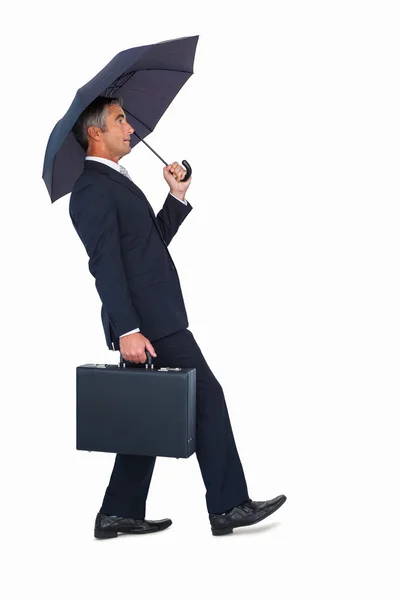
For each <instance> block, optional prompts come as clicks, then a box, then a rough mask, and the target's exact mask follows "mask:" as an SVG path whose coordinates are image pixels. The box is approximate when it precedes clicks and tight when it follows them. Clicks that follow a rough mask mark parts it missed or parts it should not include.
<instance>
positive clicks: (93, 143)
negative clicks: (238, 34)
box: [70, 97, 286, 538]
mask: <svg viewBox="0 0 400 600" xmlns="http://www.w3.org/2000/svg"><path fill="white" fill-rule="evenodd" d="M122 106H123V101H122V98H106V97H98V98H96V100H95V101H94V102H92V104H90V105H89V106H88V107H87V108H86V109H85V111H84V112H83V113H82V114H81V116H80V117H79V119H78V121H77V122H76V123H75V125H74V127H73V133H74V135H75V137H76V139H77V141H78V142H79V143H80V145H81V146H82V148H83V149H84V151H85V153H86V157H85V166H84V171H83V173H82V175H81V176H80V177H79V179H78V180H77V181H76V183H75V185H74V187H73V190H72V193H71V198H70V216H71V219H72V222H73V225H74V227H75V229H76V231H77V233H78V235H79V237H80V238H81V240H82V242H83V244H84V246H85V248H86V251H87V254H88V256H89V270H90V272H91V274H92V275H93V277H94V278H95V280H96V288H97V291H98V293H99V296H100V298H101V300H102V304H103V306H102V321H103V326H104V331H105V337H106V341H107V345H108V348H110V349H114V350H119V351H120V354H121V357H122V358H123V359H124V360H126V361H128V362H129V363H136V364H137V365H139V364H140V363H145V362H146V353H145V351H146V350H147V351H149V352H150V354H151V356H152V357H154V359H155V360H154V364H155V366H156V367H157V365H158V364H159V365H168V366H179V367H192V368H195V369H196V380H197V387H196V404H197V407H196V456H197V459H198V462H199V466H200V469H201V474H202V477H203V480H204V484H205V487H206V490H207V493H206V503H207V508H208V513H209V519H210V523H211V530H212V533H213V534H214V535H224V534H227V533H232V531H233V529H234V528H235V527H243V526H247V525H252V524H254V523H257V522H259V521H261V520H262V519H264V518H265V517H267V516H268V515H270V514H271V513H273V512H274V511H275V510H277V509H278V508H279V507H280V506H281V505H282V504H283V503H284V502H285V500H286V497H285V496H283V495H281V496H277V497H276V498H274V499H272V500H269V501H265V502H254V501H252V500H250V498H249V494H248V491H247V485H246V481H245V477H244V473H243V469H242V465H241V462H240V458H239V456H238V452H237V449H236V445H235V440H234V437H233V433H232V429H231V424H230V420H229V415H228V411H227V408H226V404H225V399H224V393H223V390H222V388H221V385H220V384H219V383H218V381H217V380H216V378H215V376H214V375H213V373H212V372H211V370H210V368H209V366H208V364H207V363H206V361H205V359H204V357H203V355H202V353H201V350H200V348H199V347H198V345H197V343H196V341H195V339H194V337H193V335H192V333H191V332H190V331H189V329H187V327H188V319H187V315H186V310H185V305H184V301H183V297H182V292H181V287H180V283H179V278H178V273H177V271H176V268H175V265H174V262H173V260H172V257H171V255H170V253H169V251H168V245H169V243H170V242H171V240H172V238H173V237H174V235H175V234H176V232H177V231H178V229H179V227H180V225H181V223H182V222H183V221H184V220H185V218H186V217H187V215H188V214H189V213H190V211H191V210H192V206H191V205H190V203H189V202H188V201H187V200H186V197H185V196H186V192H187V190H188V188H189V186H190V183H191V178H190V179H189V180H188V181H186V182H183V181H182V180H183V178H184V177H185V173H186V172H185V170H184V169H183V167H181V166H180V165H179V164H178V163H177V162H174V163H172V164H170V165H168V166H167V167H165V168H164V179H165V181H166V182H167V184H168V185H169V188H170V193H169V194H168V196H167V198H166V200H165V202H164V205H163V208H162V209H161V210H160V212H159V213H158V214H157V216H156V215H155V214H154V211H153V209H152V207H151V205H150V204H149V203H148V201H147V199H146V197H145V195H144V194H143V192H142V191H141V190H140V189H139V188H138V187H137V186H136V185H135V184H134V183H133V181H132V180H131V179H130V176H129V174H128V172H127V171H126V169H124V167H122V166H120V165H119V164H118V161H119V160H120V159H121V158H122V157H123V156H125V155H127V154H129V152H130V151H131V147H130V143H129V140H130V136H131V135H132V134H133V132H134V130H133V128H132V127H131V126H130V125H129V123H128V122H127V120H126V116H125V113H124V110H123V108H122ZM154 464H155V457H152V456H132V455H121V454H117V456H116V458H115V464H114V469H113V472H112V474H111V478H110V482H109V485H108V487H107V490H106V492H105V496H104V499H103V504H102V506H101V508H100V511H99V513H98V515H97V517H96V520H95V531H94V534H95V537H97V538H110V537H115V536H117V535H118V533H119V532H124V533H138V534H142V533H152V532H156V531H160V530H162V529H166V528H167V527H169V526H170V525H171V524H172V521H171V520H170V519H163V520H161V521H148V520H146V519H145V507H146V499H147V494H148V490H149V485H150V480H151V476H152V473H153V469H154Z"/></svg>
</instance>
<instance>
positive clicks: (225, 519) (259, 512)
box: [209, 494, 286, 535]
mask: <svg viewBox="0 0 400 600" xmlns="http://www.w3.org/2000/svg"><path fill="white" fill-rule="evenodd" d="M284 502H286V496H284V495H283V494H282V495H281V496H277V497H276V498H273V499H272V500H266V501H265V502H254V501H253V500H247V502H243V503H242V504H239V505H238V506H235V507H234V508H232V509H231V510H230V511H229V512H226V513H224V514H223V515H213V514H210V515H209V517H210V523H211V531H212V534H213V535H226V534H227V533H233V529H234V528H235V527H246V526H247V525H254V524H255V523H259V522H260V521H262V520H263V519H265V518H266V517H268V516H269V515H271V514H272V513H273V512H275V511H276V510H278V508H279V507H280V506H282V504H283V503H284Z"/></svg>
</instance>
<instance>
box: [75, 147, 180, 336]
mask: <svg viewBox="0 0 400 600" xmlns="http://www.w3.org/2000/svg"><path fill="white" fill-rule="evenodd" d="M85 160H97V161H98V162H101V163H103V164H104V165H107V166H109V167H111V168H112V169H115V170H116V171H118V173H121V170H120V168H119V164H118V163H116V162H114V161H113V160H109V159H108V158H103V157H102V156H85ZM124 177H125V175H124ZM170 195H171V196H172V197H173V198H176V196H174V195H173V194H171V192H170ZM176 199H177V200H179V202H182V203H183V204H185V205H187V200H181V199H180V198H176ZM139 331H140V329H139V327H138V328H137V329H132V331H127V332H126V333H123V334H122V335H120V336H119V337H120V338H122V337H124V336H125V335H129V334H131V333H138V332H139Z"/></svg>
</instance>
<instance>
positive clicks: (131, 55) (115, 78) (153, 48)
mask: <svg viewBox="0 0 400 600" xmlns="http://www.w3.org/2000/svg"><path fill="white" fill-rule="evenodd" d="M198 39H199V36H192V37H186V38H178V39H175V40H167V41H165V42H160V43H158V44H151V45H148V46H140V47H138V48H130V49H128V50H123V51H122V52H120V53H119V54H117V55H116V56H115V57H114V58H113V59H112V60H111V61H110V62H109V63H108V65H106V66H105V67H104V69H102V70H101V71H100V72H99V73H98V74H97V75H96V76H95V77H93V79H91V80H90V81H89V82H88V83H86V84H85V85H84V86H83V87H81V88H79V90H78V91H77V92H76V95H75V98H74V100H73V101H72V104H71V106H70V107H69V109H68V110H67V112H66V113H65V115H64V116H63V118H62V119H60V120H59V121H58V123H57V124H56V125H55V127H54V129H53V131H52V132H51V134H50V137H49V141H48V142H47V147H46V153H45V157H44V164H43V174H42V177H43V180H44V182H45V184H46V187H47V190H48V192H49V194H50V199H51V201H52V202H55V201H56V200H58V198H61V197H62V196H64V195H65V194H68V193H69V192H70V191H71V190H72V187H73V185H74V183H75V181H76V180H77V178H78V177H79V175H80V174H81V173H82V171H83V167H84V158H85V152H84V151H83V149H82V148H81V146H80V145H79V144H78V142H77V141H76V140H75V137H74V135H73V133H72V131H71V130H72V127H73V126H74V124H75V122H76V121H77V119H78V117H79V115H80V114H81V113H82V112H83V111H84V110H85V108H86V107H87V106H88V105H89V104H90V103H91V102H93V100H94V99H95V98H97V96H107V97H111V96H117V97H119V96H121V97H122V98H123V109H124V111H125V113H127V114H128V115H129V117H130V118H128V120H129V122H130V124H131V125H132V127H133V128H134V129H135V136H131V141H130V144H131V147H132V148H133V147H134V146H135V145H136V144H138V143H139V142H140V141H143V138H144V137H146V135H148V134H149V133H151V132H152V131H153V130H154V128H155V126H156V125H157V123H158V121H159V120H160V118H161V117H162V115H163V114H164V112H165V111H166V110H167V108H168V106H169V105H170V104H171V102H172V100H173V99H174V98H175V96H176V95H177V93H178V92H179V90H180V89H181V88H182V87H183V86H184V84H185V83H186V81H187V80H188V79H189V77H190V76H191V75H192V74H193V63H194V56H195V52H196V46H197V42H198ZM143 143H144V144H146V146H147V147H148V148H150V146H149V145H148V144H147V143H146V142H143ZM150 150H152V152H154V154H156V156H158V158H159V159H160V160H162V162H163V163H164V164H165V165H168V163H167V162H166V161H165V160H164V159H162V158H161V156H159V155H158V154H157V152H155V151H154V150H153V149H152V148H150ZM182 164H183V166H184V167H185V169H186V170H187V173H186V176H185V179H184V181H186V180H187V179H189V177H190V175H191V172H192V170H191V167H190V165H189V163H188V162H187V161H185V160H184V161H182Z"/></svg>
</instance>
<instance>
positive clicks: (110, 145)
mask: <svg viewBox="0 0 400 600" xmlns="http://www.w3.org/2000/svg"><path fill="white" fill-rule="evenodd" d="M98 131H99V136H100V141H101V144H102V147H103V150H104V152H105V154H107V155H108V156H109V157H110V158H111V159H117V160H119V159H120V158H121V157H122V156H125V155H126V154H129V152H130V151H131V146H130V143H129V139H130V137H131V135H132V134H133V132H134V129H133V127H131V126H130V125H129V123H128V122H127V120H126V115H125V113H124V111H123V109H122V108H121V107H120V106H118V105H117V104H110V105H109V106H108V115H107V118H106V131H104V132H103V131H101V130H98Z"/></svg>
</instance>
